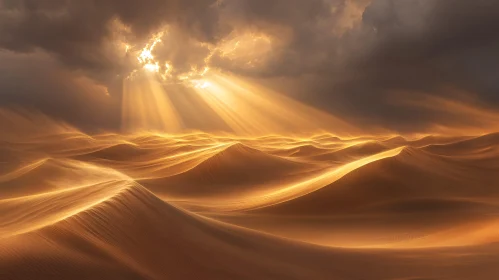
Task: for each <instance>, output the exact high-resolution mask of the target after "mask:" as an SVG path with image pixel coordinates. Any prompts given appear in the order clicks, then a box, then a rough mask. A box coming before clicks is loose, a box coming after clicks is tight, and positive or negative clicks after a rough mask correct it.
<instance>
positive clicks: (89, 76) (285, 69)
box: [0, 0, 499, 134]
mask: <svg viewBox="0 0 499 280" xmlns="http://www.w3.org/2000/svg"><path fill="white" fill-rule="evenodd" d="M144 69H146V70H149V71H151V72H154V73H156V75H157V76H158V80H159V81H160V83H161V84H162V87H164V88H170V89H172V88H176V90H174V89H172V90H171V91H172V92H175V91H181V90H179V88H182V87H185V88H204V87H205V86H206V87H207V86H208V82H206V81H205V78H204V75H209V74H206V73H205V72H208V71H209V72H210V73H223V75H225V76H228V77H237V78H238V79H242V80H244V81H251V84H254V85H258V86H259V87H262V88H265V89H268V90H272V91H273V92H278V93H279V94H281V95H283V96H285V97H286V98H288V97H289V98H291V99H293V100H296V101H297V102H300V103H302V104H304V105H306V106H310V107H313V108H317V109H318V110H321V111H324V112H327V113H328V114H331V115H332V116H334V117H335V118H337V119H340V120H342V121H345V122H348V123H349V124H351V125H352V126H355V127H356V128H357V129H358V130H356V131H365V132H366V133H376V132H379V131H383V132H394V133H400V134H410V133H447V134H477V133H485V132H490V131H494V130H499V91H498V90H499V82H498V81H499V79H498V75H499V2H498V1H494V0H474V1H469V0H453V1H448V0H306V1H305V0H0V108H3V107H5V108H25V109H29V110H36V111H38V112H41V113H44V114H46V115H48V116H50V117H53V118H55V119H58V120H62V121H65V122H68V123H70V124H71V125H74V126H76V127H79V128H81V129H83V130H88V131H108V130H112V131H117V130H120V129H121V128H122V125H123V124H122V122H123V98H124V97H123V92H124V89H123V81H124V80H126V79H133V78H134V77H135V76H137V75H140V72H141V71H143V70H144ZM275 102H277V101H275ZM132 105H133V104H132ZM276 106H280V104H276ZM132 107H133V106H132ZM191 114H196V113H195V112H191ZM241 114H244V113H241ZM296 114H300V112H296ZM303 114H306V112H303ZM241 117H242V118H244V117H245V116H244V115H242V116H241ZM247 117H248V118H251V116H247ZM186 122H189V121H188V120H187V121H186ZM329 129H331V130H332V131H331V132H333V133H334V132H335V131H334V129H335V127H334V125H333V127H331V128H329ZM341 129H344V128H343V127H342V128H341Z"/></svg>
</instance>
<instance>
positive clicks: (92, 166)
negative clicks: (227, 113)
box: [0, 130, 499, 280]
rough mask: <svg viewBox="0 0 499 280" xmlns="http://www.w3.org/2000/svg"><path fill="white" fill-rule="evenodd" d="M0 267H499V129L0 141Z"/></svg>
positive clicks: (25, 270)
mask: <svg viewBox="0 0 499 280" xmlns="http://www.w3.org/2000/svg"><path fill="white" fill-rule="evenodd" d="M0 213H1V215H0V279H392V280H416V279H418V280H422V279H491V280H493V279H498V276H499V265H498V260H499V134H488V135H482V136H473V137H443V136H427V137H423V138H419V139H406V138H403V137H400V136H398V137H378V138H374V137H362V138H351V139H340V138H338V137H335V136H333V135H330V134H321V135H315V136H310V137H306V138H302V137H288V136H278V135H271V136H265V137H234V136H221V135H213V134H206V133H191V134H184V135H158V134H152V133H149V134H145V133H144V134H137V135H117V134H101V135H92V136H90V135H87V134H83V133H81V132H77V131H70V130H68V131H65V132H64V131H56V132H50V133H49V132H47V133H39V134H38V135H37V136H36V137H35V136H30V137H24V136H23V137H17V138H15V137H14V138H12V137H11V138H9V139H7V138H5V139H3V138H1V137H0Z"/></svg>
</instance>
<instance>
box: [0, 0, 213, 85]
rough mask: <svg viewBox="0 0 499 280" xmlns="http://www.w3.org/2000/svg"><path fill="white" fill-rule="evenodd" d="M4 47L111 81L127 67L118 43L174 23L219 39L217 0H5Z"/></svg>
mask: <svg viewBox="0 0 499 280" xmlns="http://www.w3.org/2000/svg"><path fill="white" fill-rule="evenodd" d="M2 3H3V5H1V6H0V7H1V10H0V47H3V48H6V49H9V50H13V51H18V52H28V51H33V50H35V49H43V50H45V51H47V52H50V53H53V54H55V55H56V56H57V57H58V58H59V59H61V60H62V61H63V62H65V63H66V64H67V65H70V66H72V67H73V68H76V69H83V70H85V71H87V72H88V73H89V74H90V75H92V76H94V77H96V78H98V79H102V80H106V79H108V78H109V76H112V75H113V74H116V73H120V72H122V71H123V69H124V68H126V65H125V63H126V61H124V60H123V59H122V58H120V56H119V54H117V52H116V48H115V46H113V44H115V43H116V39H119V38H120V37H126V39H127V41H131V42H132V43H133V42H141V40H145V39H146V38H148V37H149V36H150V35H151V33H152V32H154V31H157V29H158V28H160V27H161V26H162V25H165V24H175V25H177V26H179V27H180V28H181V29H182V30H183V32H187V33H189V34H190V35H192V36H194V37H195V38H197V39H199V40H202V41H213V40H215V37H216V36H217V27H216V24H217V20H216V16H217V15H216V13H215V12H214V9H213V4H214V3H215V0H188V1H184V0H167V1H164V0H143V1H137V0H98V1H97V0H95V1H92V0H91V1H88V0H4V1H3V2H2Z"/></svg>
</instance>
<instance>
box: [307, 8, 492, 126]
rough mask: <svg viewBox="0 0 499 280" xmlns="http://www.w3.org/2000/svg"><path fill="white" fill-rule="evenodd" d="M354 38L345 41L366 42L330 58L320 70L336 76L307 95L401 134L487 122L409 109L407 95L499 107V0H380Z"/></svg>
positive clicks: (336, 109) (368, 10)
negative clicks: (343, 55)
mask: <svg viewBox="0 0 499 280" xmlns="http://www.w3.org/2000/svg"><path fill="white" fill-rule="evenodd" d="M349 35H350V36H351V37H349V40H350V39H353V40H351V41H346V40H343V41H341V42H340V44H346V45H350V46H355V45H357V46H358V45H361V46H362V47H360V48H358V49H355V51H354V52H349V55H348V58H347V59H346V61H344V63H341V64H337V63H335V62H334V61H331V60H330V61H325V62H324V63H323V66H324V67H325V68H321V67H317V68H316V69H322V70H324V69H327V71H326V72H325V73H323V76H327V75H330V76H329V77H328V78H324V79H325V80H326V81H324V79H323V81H322V82H319V84H320V86H319V87H317V88H315V90H316V94H315V95H314V97H305V98H308V100H309V101H311V102H315V104H323V105H322V106H323V107H326V108H329V109H332V110H335V111H339V112H342V114H343V115H351V116H354V117H358V116H362V117H363V118H364V119H365V120H366V123H368V124H369V123H371V124H383V126H385V127H389V128H391V129H395V130H398V131H418V130H419V131H424V130H425V129H426V128H428V127H429V126H431V125H435V124H442V125H449V126H452V125H454V126H459V125H460V124H462V123H463V122H475V123H476V124H477V125H479V122H480V121H481V120H479V119H475V120H472V119H470V118H468V116H466V115H465V114H462V115H461V116H459V114H446V112H445V111H446V110H445V108H441V109H442V111H438V110H437V109H435V108H434V109H432V110H427V108H424V107H423V108H422V107H418V106H407V103H404V102H399V101H401V100H402V99H410V100H420V101H421V100H423V99H426V97H427V96H428V95H430V96H438V97H442V98H446V99H450V100H457V101H459V102H461V101H470V100H469V99H472V100H471V101H472V102H473V106H478V107H483V108H485V109H488V110H496V111H497V110H498V109H499V95H498V91H499V83H498V82H497V74H498V73H499V52H497V50H498V49H499V2H497V1H487V0H478V1H466V0H458V1H445V0H435V1H421V0H420V1H418V0H375V1H373V2H372V3H371V5H369V6H368V7H367V8H366V10H365V11H364V13H363V18H362V25H361V26H360V27H359V28H357V29H356V30H353V31H352V32H351V33H350V34H349ZM331 57H334V56H331ZM331 73H334V74H333V75H331ZM320 75H321V74H320ZM463 92H466V93H467V94H463ZM458 93H459V94H458ZM465 95H468V96H465ZM324 104H326V105H324Z"/></svg>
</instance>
